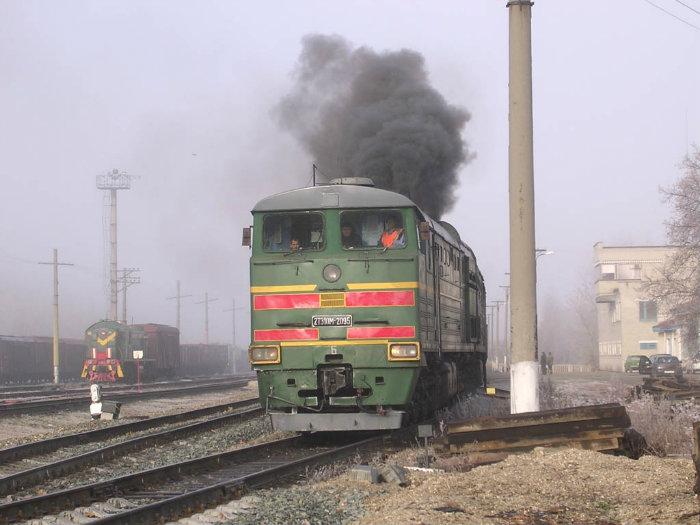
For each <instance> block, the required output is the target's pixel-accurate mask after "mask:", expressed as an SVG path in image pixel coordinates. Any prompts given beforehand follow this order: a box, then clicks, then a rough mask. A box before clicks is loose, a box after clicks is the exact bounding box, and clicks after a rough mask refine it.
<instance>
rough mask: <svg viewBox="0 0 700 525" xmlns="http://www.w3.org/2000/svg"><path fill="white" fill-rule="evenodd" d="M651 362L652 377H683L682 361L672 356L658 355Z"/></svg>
mask: <svg viewBox="0 0 700 525" xmlns="http://www.w3.org/2000/svg"><path fill="white" fill-rule="evenodd" d="M649 359H650V361H651V371H650V372H649V373H650V374H651V377H653V378H657V377H668V376H675V377H676V378H677V379H680V378H681V377H683V368H682V367H681V362H680V360H679V359H678V358H677V357H676V356H673V355H670V354H656V355H652V356H651V357H650V358H649Z"/></svg>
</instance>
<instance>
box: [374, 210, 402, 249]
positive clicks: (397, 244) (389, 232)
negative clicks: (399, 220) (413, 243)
mask: <svg viewBox="0 0 700 525" xmlns="http://www.w3.org/2000/svg"><path fill="white" fill-rule="evenodd" d="M379 245H380V246H382V247H384V248H403V247H404V246H406V236H405V234H404V231H403V228H399V227H398V225H397V224H396V219H395V218H394V217H389V218H387V220H386V222H385V228H384V233H382V236H381V238H380V239H379Z"/></svg>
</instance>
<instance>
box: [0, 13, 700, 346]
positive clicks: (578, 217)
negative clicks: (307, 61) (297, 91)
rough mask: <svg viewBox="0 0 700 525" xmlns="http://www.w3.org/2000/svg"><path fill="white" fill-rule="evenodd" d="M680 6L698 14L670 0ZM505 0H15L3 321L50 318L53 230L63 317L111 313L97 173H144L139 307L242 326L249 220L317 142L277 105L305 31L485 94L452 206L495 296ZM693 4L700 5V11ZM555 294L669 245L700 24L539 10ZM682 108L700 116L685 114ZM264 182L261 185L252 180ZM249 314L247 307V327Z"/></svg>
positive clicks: (537, 92) (130, 258) (695, 126)
mask: <svg viewBox="0 0 700 525" xmlns="http://www.w3.org/2000/svg"><path fill="white" fill-rule="evenodd" d="M658 1H659V3H660V4H662V5H663V6H664V7H665V8H667V9H670V10H673V11H674V12H676V13H678V14H680V15H682V16H683V17H685V18H687V19H689V20H690V21H692V22H694V23H695V24H696V25H697V24H699V23H700V16H697V15H695V14H693V13H692V12H690V11H687V10H685V11H682V9H684V8H682V7H681V6H679V5H678V4H676V3H675V2H671V1H670V0H658ZM504 4H505V3H504V2H492V1H486V0H482V1H473V2H457V1H452V2H449V1H446V2H440V3H434V2H410V3H407V2H400V1H372V2H369V1H361V2H360V1H358V2H343V3H339V2H338V3H331V2H321V1H303V2H256V3H254V4H253V3H243V2H236V3H234V2H223V1H222V2H213V1H212V2H206V3H201V2H182V1H174V0H169V1H167V2H166V1H149V2H140V3H135V2H129V3H127V2H116V1H114V2H108V1H103V2H87V1H83V2H81V1H73V2H55V1H44V2H37V1H25V0H22V1H20V0H4V1H3V2H0V182H1V183H2V185H1V186H0V191H1V192H2V199H1V201H0V202H1V205H0V240H1V241H2V242H0V333H2V334H13V335H48V334H50V330H51V300H52V296H51V294H52V289H51V270H50V267H46V266H39V265H38V264H36V263H37V262H38V261H47V260H49V259H50V257H51V249H52V248H53V247H56V248H58V249H59V255H60V257H61V259H63V260H65V261H68V262H72V263H75V264H76V266H75V267H68V268H65V269H62V270H61V294H62V295H61V305H62V309H61V312H62V320H61V327H62V333H63V335H65V336H68V337H81V336H82V331H83V330H84V328H85V327H86V326H87V325H89V324H90V323H92V322H93V321H95V320H96V319H98V318H100V317H103V316H104V314H105V312H106V310H107V298H106V295H105V288H104V285H105V282H104V256H103V252H104V249H103V224H102V212H103V209H102V207H103V200H102V194H101V193H100V192H99V191H98V190H97V189H96V188H95V176H96V175H97V174H99V173H103V172H105V171H107V170H110V169H112V168H120V169H124V170H126V171H128V172H129V173H131V174H134V175H138V176H139V177H140V178H139V179H136V180H134V182H133V187H132V189H131V190H130V191H128V192H122V193H120V195H119V241H120V253H119V265H120V267H121V266H133V267H140V268H141V269H142V272H141V278H142V284H140V285H138V286H134V287H133V288H131V289H130V294H129V306H130V308H129V317H130V318H132V317H133V319H134V320H135V321H136V322H162V323H168V324H174V302H173V301H166V300H165V298H166V297H169V296H171V295H173V294H174V292H175V281H176V279H180V280H181V281H182V286H183V293H187V294H194V295H195V297H192V298H188V299H186V300H184V301H183V304H184V307H183V334H182V337H183V340H185V341H201V339H202V332H203V328H202V325H203V317H204V314H203V310H202V306H201V305H195V304H194V302H195V301H198V300H201V298H202V296H203V293H204V291H205V290H208V291H209V294H210V296H211V297H217V298H219V301H218V302H215V303H213V304H212V305H211V310H210V323H211V332H212V340H216V341H223V342H227V341H228V340H229V339H230V332H231V325H230V314H229V313H225V312H223V310H224V309H226V308H228V307H230V304H229V303H230V302H231V299H232V298H233V297H235V298H236V300H237V301H238V304H239V305H246V304H247V301H248V296H247V289H248V275H247V264H248V263H247V261H248V257H249V252H248V251H247V249H244V248H242V247H240V231H241V228H242V227H243V226H246V225H248V224H249V223H250V215H249V210H250V209H251V208H252V207H253V205H254V204H255V202H256V201H257V200H258V199H260V198H262V197H263V196H265V195H267V194H269V193H271V192H273V191H279V190H280V189H284V188H293V187H298V186H303V185H304V184H305V183H306V181H307V180H308V178H309V175H310V169H311V168H310V166H311V162H312V159H311V158H309V155H308V154H307V153H306V152H305V151H304V150H303V149H302V148H301V147H300V146H299V145H298V144H297V143H296V142H295V140H294V139H293V138H292V137H290V136H289V135H288V134H287V133H285V132H284V131H282V130H280V129H279V127H278V126H277V125H276V123H275V121H274V116H273V114H272V109H273V107H274V106H275V104H276V103H277V101H278V100H279V99H280V98H281V97H282V96H283V95H284V94H285V93H287V92H289V90H290V88H291V86H292V84H293V78H292V77H291V76H290V71H292V69H293V66H294V64H295V62H296V60H297V57H298V55H299V52H300V50H301V38H302V36H303V35H305V34H308V33H324V34H337V35H340V36H342V37H344V38H346V39H348V40H349V41H351V42H353V43H355V44H357V45H365V46H368V47H370V48H372V49H375V50H377V51H379V52H381V51H396V50H399V49H403V48H406V49H412V50H415V51H416V52H418V53H420V54H422V55H423V56H424V58H425V67H426V70H427V72H428V74H429V80H430V82H431V84H432V85H433V86H435V88H436V89H437V90H438V92H440V93H441V94H442V95H443V96H444V97H445V99H446V100H448V101H449V102H450V103H451V104H454V105H455V106H458V107H465V108H468V109H469V112H470V114H471V120H470V122H469V125H468V126H467V128H466V130H465V132H464V138H465V140H466V142H467V143H468V144H469V145H470V149H471V150H472V151H474V152H475V153H476V157H475V158H474V160H473V161H472V162H470V163H469V164H468V165H466V166H464V167H463V168H462V169H461V170H460V172H459V176H460V185H459V188H458V192H457V201H456V204H455V206H454V208H453V209H452V211H451V212H450V213H448V214H447V215H446V217H445V218H446V219H447V220H449V221H450V222H452V223H453V224H455V226H456V227H457V228H458V230H459V231H460V233H461V234H462V238H463V239H464V240H465V241H466V242H468V243H469V244H470V245H471V246H472V248H473V249H474V251H475V252H476V254H477V258H478V261H479V264H480V266H481V268H482V270H483V272H484V274H485V278H486V284H487V292H488V293H489V298H490V299H496V298H502V295H503V294H502V290H501V289H500V288H499V285H501V284H505V283H506V277H505V276H504V272H506V271H508V267H507V266H508V262H507V248H508V230H507V224H508V215H507V146H508V145H507V136H508V128H507V85H508V79H507V10H506V9H505V7H504ZM693 17H695V18H693ZM533 55H534V66H533V73H534V97H535V100H534V110H535V173H536V175H535V176H536V195H537V210H536V213H537V219H536V221H537V244H538V246H539V247H544V248H548V249H550V250H554V251H555V252H556V254H555V255H553V256H549V257H544V258H541V259H540V261H539V263H538V264H539V275H538V286H539V289H540V295H541V297H547V296H560V297H563V296H564V295H565V294H566V293H568V292H569V290H571V289H572V288H574V287H575V286H576V285H577V284H578V280H579V276H580V275H582V274H583V273H584V272H585V269H586V268H587V267H588V266H590V264H591V259H592V245H593V243H594V242H596V241H603V242H605V243H610V244H612V243H662V242H663V241H664V235H663V233H664V228H663V220H664V219H665V218H666V217H667V215H668V211H667V209H666V207H665V205H664V204H663V203H662V202H661V200H660V198H659V194H658V191H657V189H658V186H660V185H668V184H669V183H670V182H671V181H673V180H674V179H675V178H676V177H678V175H679V172H678V169H677V165H678V163H679V162H680V160H681V158H682V156H683V155H684V154H685V153H686V150H687V147H688V144H689V143H692V142H700V124H699V122H700V101H698V98H697V96H695V94H696V93H698V92H700V68H698V67H697V65H698V59H697V57H698V56H700V32H699V31H696V30H694V29H692V28H689V27H687V26H685V25H683V24H681V23H680V22H678V21H676V20H674V19H672V18H671V17H669V16H667V15H665V14H663V13H661V12H659V11H658V10H655V9H654V8H652V7H651V6H649V5H647V4H645V3H643V2H638V1H636V0H621V1H618V2H609V1H604V0H597V1H591V2H588V3H587V4H586V7H585V9H581V6H580V5H579V4H576V3H573V2H555V1H553V0H541V1H539V2H537V3H536V5H535V6H534V8H533ZM686 122H687V125H686ZM251 181H253V182H254V183H252V182H251ZM246 323H247V313H246V312H245V311H241V312H240V316H239V331H238V333H239V343H240V344H245V342H246V339H247V331H246V330H245V326H246Z"/></svg>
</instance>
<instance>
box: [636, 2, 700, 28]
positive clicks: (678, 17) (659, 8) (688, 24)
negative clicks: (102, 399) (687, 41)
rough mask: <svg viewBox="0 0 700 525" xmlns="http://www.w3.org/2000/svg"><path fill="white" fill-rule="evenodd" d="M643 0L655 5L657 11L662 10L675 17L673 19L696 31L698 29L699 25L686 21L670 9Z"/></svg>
mask: <svg viewBox="0 0 700 525" xmlns="http://www.w3.org/2000/svg"><path fill="white" fill-rule="evenodd" d="M644 1H645V2H646V3H647V4H649V5H650V6H652V7H655V8H656V9H658V10H659V11H663V12H664V13H666V14H667V15H668V16H672V17H673V18H675V19H676V20H678V21H679V22H683V23H684V24H685V25H687V26H690V27H692V28H693V29H697V30H698V31H700V27H698V26H696V25H695V24H691V23H690V22H688V21H687V20H685V19H684V18H681V17H680V16H678V15H675V14H673V13H672V12H671V11H668V10H667V9H664V8H663V7H661V6H660V5H656V4H655V3H654V2H651V1H650V0H644ZM676 1H678V0H676Z"/></svg>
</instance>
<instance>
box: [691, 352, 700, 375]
mask: <svg viewBox="0 0 700 525" xmlns="http://www.w3.org/2000/svg"><path fill="white" fill-rule="evenodd" d="M689 361H690V363H689V365H690V366H689V367H688V368H689V371H690V373H691V374H695V373H696V372H700V352H698V353H697V354H695V355H694V356H693V357H691V358H690V359H689Z"/></svg>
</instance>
